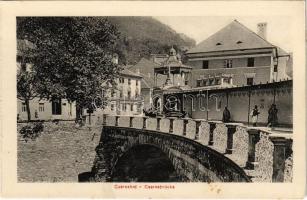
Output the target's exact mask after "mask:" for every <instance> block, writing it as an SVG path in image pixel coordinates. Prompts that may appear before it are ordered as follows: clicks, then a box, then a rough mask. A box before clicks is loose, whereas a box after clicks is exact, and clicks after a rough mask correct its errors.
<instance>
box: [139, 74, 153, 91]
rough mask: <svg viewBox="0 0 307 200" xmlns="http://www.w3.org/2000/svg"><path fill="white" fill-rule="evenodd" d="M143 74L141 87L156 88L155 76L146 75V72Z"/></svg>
mask: <svg viewBox="0 0 307 200" xmlns="http://www.w3.org/2000/svg"><path fill="white" fill-rule="evenodd" d="M141 76H142V77H143V79H142V84H141V88H154V86H155V83H154V80H153V78H150V77H148V76H146V75H145V74H141Z"/></svg>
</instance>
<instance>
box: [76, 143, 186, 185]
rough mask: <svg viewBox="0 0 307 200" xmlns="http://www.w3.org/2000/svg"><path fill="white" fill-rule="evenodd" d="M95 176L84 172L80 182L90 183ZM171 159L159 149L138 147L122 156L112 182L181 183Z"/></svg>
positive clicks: (116, 166)
mask: <svg viewBox="0 0 307 200" xmlns="http://www.w3.org/2000/svg"><path fill="white" fill-rule="evenodd" d="M93 176H94V175H93V174H92V173H91V172H84V173H81V174H79V175H78V180H79V182H88V181H89V180H90V179H91V178H92V177H93ZM180 181H181V178H180V176H178V174H177V173H176V171H175V168H174V166H173V165H172V163H171V161H170V160H169V158H168V157H167V156H166V154H165V153H164V152H162V151H161V150H160V149H159V148H157V147H155V146H151V145H138V146H135V147H133V148H131V149H130V150H129V151H127V152H126V153H125V154H124V155H123V156H121V157H120V158H119V160H118V162H117V163H116V165H115V168H114V170H113V174H112V176H111V182H180Z"/></svg>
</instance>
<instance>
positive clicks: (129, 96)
mask: <svg viewBox="0 0 307 200" xmlns="http://www.w3.org/2000/svg"><path fill="white" fill-rule="evenodd" d="M130 98H131V92H130V91H128V99H130Z"/></svg>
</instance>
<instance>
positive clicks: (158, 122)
mask: <svg viewBox="0 0 307 200" xmlns="http://www.w3.org/2000/svg"><path fill="white" fill-rule="evenodd" d="M160 121H161V118H160V117H157V131H160Z"/></svg>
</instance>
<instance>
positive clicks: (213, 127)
mask: <svg viewBox="0 0 307 200" xmlns="http://www.w3.org/2000/svg"><path fill="white" fill-rule="evenodd" d="M208 123H209V129H210V131H209V142H208V145H210V146H212V145H213V144H214V142H213V132H214V129H215V128H216V123H215V122H208Z"/></svg>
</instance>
